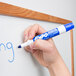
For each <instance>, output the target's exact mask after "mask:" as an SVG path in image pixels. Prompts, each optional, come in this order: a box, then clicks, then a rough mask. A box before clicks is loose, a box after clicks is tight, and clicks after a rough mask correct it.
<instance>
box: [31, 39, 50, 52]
mask: <svg viewBox="0 0 76 76" xmlns="http://www.w3.org/2000/svg"><path fill="white" fill-rule="evenodd" d="M47 45H48V46H47ZM49 47H50V43H49V42H48V41H46V40H41V39H39V40H36V41H35V42H34V43H33V44H32V45H30V48H31V49H39V50H42V51H44V52H45V51H49V49H48V48H49Z"/></svg>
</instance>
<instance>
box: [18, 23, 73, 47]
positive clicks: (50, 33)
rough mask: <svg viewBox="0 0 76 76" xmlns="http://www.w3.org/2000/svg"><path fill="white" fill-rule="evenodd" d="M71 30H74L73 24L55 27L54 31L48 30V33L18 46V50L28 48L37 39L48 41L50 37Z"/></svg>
mask: <svg viewBox="0 0 76 76" xmlns="http://www.w3.org/2000/svg"><path fill="white" fill-rule="evenodd" d="M73 28H74V24H73V23H68V24H65V25H61V26H59V27H57V28H55V29H52V30H50V31H48V32H45V33H43V34H40V35H37V36H35V37H34V38H33V39H32V40H28V41H27V42H25V43H23V44H21V45H19V46H18V48H22V47H25V46H28V45H30V44H31V43H33V42H34V41H35V40H37V39H43V40H47V39H50V38H52V37H55V36H57V35H60V34H62V33H65V32H67V31H69V30H71V29H73Z"/></svg>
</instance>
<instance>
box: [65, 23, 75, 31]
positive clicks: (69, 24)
mask: <svg viewBox="0 0 76 76" xmlns="http://www.w3.org/2000/svg"><path fill="white" fill-rule="evenodd" d="M64 27H65V28H66V32H67V31H69V30H71V29H73V28H74V24H73V23H68V24H65V25H64Z"/></svg>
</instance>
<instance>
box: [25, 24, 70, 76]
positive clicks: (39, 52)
mask: <svg viewBox="0 0 76 76" xmlns="http://www.w3.org/2000/svg"><path fill="white" fill-rule="evenodd" d="M44 32H46V31H45V30H44V29H43V28H42V27H41V26H40V25H38V24H34V25H32V26H30V27H28V28H27V29H25V31H24V42H26V41H27V40H31V39H33V38H34V37H35V36H36V35H39V34H42V33H44ZM25 50H26V51H28V52H31V54H32V55H33V56H34V57H35V59H36V60H37V61H38V62H39V63H40V64H41V65H43V66H45V67H47V69H48V70H49V73H50V76H71V74H70V72H69V70H68V68H67V66H66V65H65V63H64V61H63V59H62V58H61V56H60V54H59V52H58V50H57V48H56V46H55V44H54V41H53V39H52V38H51V39H48V40H41V39H39V40H36V41H35V42H33V43H32V44H31V45H29V46H27V47H25Z"/></svg>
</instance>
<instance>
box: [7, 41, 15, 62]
mask: <svg viewBox="0 0 76 76" xmlns="http://www.w3.org/2000/svg"><path fill="white" fill-rule="evenodd" d="M8 45H11V46H10V47H9V46H8ZM6 47H7V49H12V54H13V58H12V60H9V59H8V61H9V62H10V63H12V62H13V61H14V57H15V54H14V48H13V45H12V43H11V42H8V43H7V44H6Z"/></svg>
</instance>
